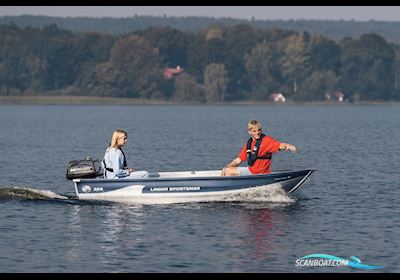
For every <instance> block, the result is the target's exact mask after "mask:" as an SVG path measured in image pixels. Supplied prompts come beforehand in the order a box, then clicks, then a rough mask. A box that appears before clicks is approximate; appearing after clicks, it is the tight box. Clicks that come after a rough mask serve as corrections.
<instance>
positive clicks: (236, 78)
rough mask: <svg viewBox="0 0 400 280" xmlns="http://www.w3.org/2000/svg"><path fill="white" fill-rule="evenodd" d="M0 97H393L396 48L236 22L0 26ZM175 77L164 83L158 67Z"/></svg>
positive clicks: (370, 39) (372, 40)
mask: <svg viewBox="0 0 400 280" xmlns="http://www.w3.org/2000/svg"><path fill="white" fill-rule="evenodd" d="M0 40H1V42H2V44H0V95H39V94H40V95H43V94H48V95H84V96H101V97H128V98H145V99H157V100H170V101H174V102H199V103H217V102H224V101H243V100H253V101H258V100H260V101H262V100H268V98H269V96H270V94H271V93H276V92H281V93H283V94H284V95H285V96H286V97H287V98H288V99H290V100H293V101H321V100H326V99H327V98H328V96H334V95H335V94H336V93H337V92H342V93H344V94H345V98H346V99H348V100H350V101H392V100H397V101H398V100H399V99H400V98H399V97H400V89H399V78H400V51H399V46H398V45H395V44H392V43H388V42H387V41H386V40H385V39H384V38H383V37H382V36H380V35H377V34H372V33H369V34H364V35H362V36H360V37H359V38H350V37H347V38H344V39H342V40H340V41H335V40H332V39H329V38H327V37H326V36H322V35H311V34H309V33H308V32H296V31H290V30H283V29H276V28H255V27H252V26H250V25H248V24H246V23H240V24H237V25H234V26H230V27H225V26H220V25H210V26H209V27H208V28H206V29H204V30H201V31H197V32H192V31H182V30H178V29H175V28H171V27H150V28H146V29H142V30H137V31H134V32H128V33H126V34H110V33H105V32H72V31H68V30H65V29H61V28H59V27H58V26H57V25H48V26H45V27H43V28H36V27H18V26H17V25H15V24H8V25H0ZM177 66H179V67H181V68H182V69H184V71H183V72H182V73H181V74H179V75H176V76H175V77H174V78H172V79H166V78H165V77H164V76H163V71H164V70H165V68H168V67H170V68H175V67H177Z"/></svg>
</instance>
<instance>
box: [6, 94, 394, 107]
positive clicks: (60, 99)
mask: <svg viewBox="0 0 400 280" xmlns="http://www.w3.org/2000/svg"><path fill="white" fill-rule="evenodd" d="M0 105H200V106H204V105H211V104H205V103H200V104H199V103H177V102H172V101H167V100H152V99H141V98H114V97H94V96H65V95H57V96H45V95H35V96H0ZM212 105H266V106H267V105H274V106H292V105H306V106H307V105H310V106H314V105H315V106H346V105H397V106H398V105H400V102H378V101H375V102H372V101H369V102H367V101H362V102H357V103H350V102H335V101H313V102H298V103H297V102H296V103H295V102H286V103H274V102H271V101H232V102H224V103H218V104H212Z"/></svg>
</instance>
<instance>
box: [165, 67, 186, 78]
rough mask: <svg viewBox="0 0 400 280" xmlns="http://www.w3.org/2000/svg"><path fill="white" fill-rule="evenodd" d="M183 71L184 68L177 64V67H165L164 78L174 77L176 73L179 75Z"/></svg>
mask: <svg viewBox="0 0 400 280" xmlns="http://www.w3.org/2000/svg"><path fill="white" fill-rule="evenodd" d="M182 72H183V68H181V67H179V66H177V67H176V68H165V70H164V78H165V79H172V78H173V77H174V76H175V75H178V74H180V73H182Z"/></svg>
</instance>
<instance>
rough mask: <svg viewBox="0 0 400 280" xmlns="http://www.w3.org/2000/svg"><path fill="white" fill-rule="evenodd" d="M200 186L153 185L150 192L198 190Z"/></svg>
mask: <svg viewBox="0 0 400 280" xmlns="http://www.w3.org/2000/svg"><path fill="white" fill-rule="evenodd" d="M200 189H201V187H154V188H150V191H151V192H182V191H200Z"/></svg>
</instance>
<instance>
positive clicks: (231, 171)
mask: <svg viewBox="0 0 400 280" xmlns="http://www.w3.org/2000/svg"><path fill="white" fill-rule="evenodd" d="M261 128H262V125H261V122H259V121H257V120H251V121H249V123H248V132H249V134H250V136H251V137H250V139H249V140H248V141H247V143H245V144H244V146H243V148H242V150H241V151H240V153H239V155H238V157H237V158H235V159H234V160H233V161H232V162H231V163H229V164H228V165H226V166H225V167H224V168H223V169H222V172H221V176H239V175H242V176H243V175H252V174H269V173H271V169H270V167H271V159H272V153H276V152H278V151H280V150H285V151H292V152H296V147H295V146H294V145H292V144H287V143H283V142H279V141H277V140H275V139H274V138H272V137H271V136H266V135H264V134H262V133H261ZM245 160H247V164H248V166H247V167H238V166H239V165H240V164H241V163H242V161H245Z"/></svg>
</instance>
